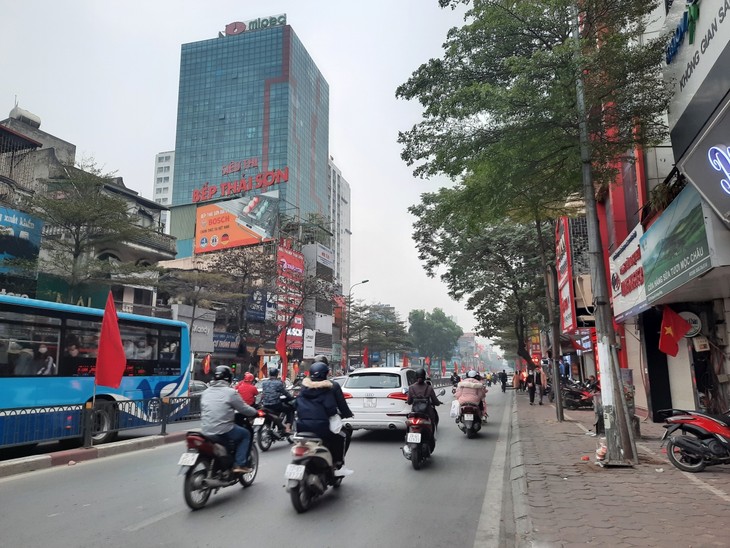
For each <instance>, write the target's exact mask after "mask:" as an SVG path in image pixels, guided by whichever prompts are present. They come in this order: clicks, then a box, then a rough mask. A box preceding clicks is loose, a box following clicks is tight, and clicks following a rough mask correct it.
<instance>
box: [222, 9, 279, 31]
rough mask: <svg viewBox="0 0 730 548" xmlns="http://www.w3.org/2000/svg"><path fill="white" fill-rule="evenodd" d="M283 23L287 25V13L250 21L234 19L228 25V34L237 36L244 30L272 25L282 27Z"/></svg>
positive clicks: (259, 28) (260, 28) (261, 28)
mask: <svg viewBox="0 0 730 548" xmlns="http://www.w3.org/2000/svg"><path fill="white" fill-rule="evenodd" d="M282 25H286V14H282V15H273V16H271V17H264V18H258V19H253V20H252V21H249V22H248V23H243V22H241V21H234V22H233V23H228V24H227V25H226V36H235V35H236V34H241V33H243V32H250V31H252V30H263V29H268V28H270V27H280V26H282Z"/></svg>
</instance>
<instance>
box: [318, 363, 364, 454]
mask: <svg viewBox="0 0 730 548" xmlns="http://www.w3.org/2000/svg"><path fill="white" fill-rule="evenodd" d="M318 362H319V363H324V364H325V365H326V366H327V367H329V365H330V362H329V360H328V359H327V356H324V355H322V354H319V355H317V356H315V357H314V363H318ZM312 365H314V364H312ZM332 390H334V392H335V401H336V402H337V410H338V413H339V414H340V417H342V418H343V419H350V418H352V417H354V416H355V415H354V414H353V413H352V411H351V410H350V406H349V405H347V400H346V399H345V394H343V392H342V387H341V386H340V385H339V383H336V382H333V383H332ZM342 432H344V434H345V452H344V453H343V456H344V455H347V450H348V449H349V448H350V441H351V440H352V429H350V428H343V429H342ZM342 432H341V433H340V435H342Z"/></svg>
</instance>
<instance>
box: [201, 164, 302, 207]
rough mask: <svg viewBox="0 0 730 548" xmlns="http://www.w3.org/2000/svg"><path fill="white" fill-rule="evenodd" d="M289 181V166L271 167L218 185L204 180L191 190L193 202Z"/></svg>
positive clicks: (263, 188)
mask: <svg viewBox="0 0 730 548" xmlns="http://www.w3.org/2000/svg"><path fill="white" fill-rule="evenodd" d="M288 181H289V168H288V167H285V168H282V169H273V170H268V171H263V172H261V173H257V174H256V175H249V176H248V177H246V176H243V177H241V178H240V179H239V180H238V181H228V182H222V183H221V184H220V185H211V184H210V183H208V182H206V183H205V184H204V185H203V186H202V187H200V188H199V189H197V188H196V189H195V190H193V195H192V199H193V203H197V202H206V201H208V200H213V199H217V198H225V197H227V196H234V195H236V194H241V193H242V192H248V191H250V190H258V189H262V190H264V191H265V190H266V189H268V188H269V187H271V186H273V185H278V184H281V183H286V182H288Z"/></svg>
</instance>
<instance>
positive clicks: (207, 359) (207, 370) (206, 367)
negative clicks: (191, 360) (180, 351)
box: [203, 354, 210, 375]
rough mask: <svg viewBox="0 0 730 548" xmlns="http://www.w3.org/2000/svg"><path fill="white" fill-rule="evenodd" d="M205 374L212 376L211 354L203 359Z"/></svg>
mask: <svg viewBox="0 0 730 548" xmlns="http://www.w3.org/2000/svg"><path fill="white" fill-rule="evenodd" d="M203 374H204V375H210V354H206V355H205V358H203Z"/></svg>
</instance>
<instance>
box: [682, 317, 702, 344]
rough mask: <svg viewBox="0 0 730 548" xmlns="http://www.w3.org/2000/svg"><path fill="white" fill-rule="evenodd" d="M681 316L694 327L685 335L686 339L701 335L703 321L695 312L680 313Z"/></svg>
mask: <svg viewBox="0 0 730 548" xmlns="http://www.w3.org/2000/svg"><path fill="white" fill-rule="evenodd" d="M679 315H680V316H682V318H684V319H685V320H686V321H687V323H688V324H689V325H691V326H692V327H691V328H690V330H689V331H687V333H686V334H685V338H688V339H691V338H692V337H695V336H697V335H699V333H700V331H702V320H700V317H699V316H698V315H697V314H695V313H694V312H688V311H685V312H680V313H679Z"/></svg>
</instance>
